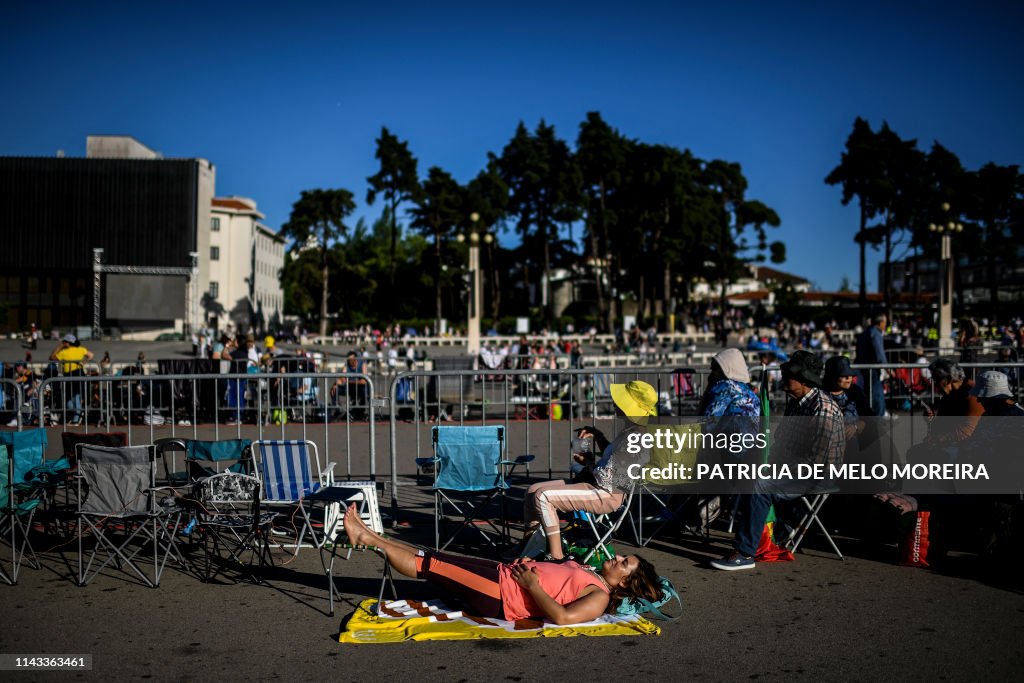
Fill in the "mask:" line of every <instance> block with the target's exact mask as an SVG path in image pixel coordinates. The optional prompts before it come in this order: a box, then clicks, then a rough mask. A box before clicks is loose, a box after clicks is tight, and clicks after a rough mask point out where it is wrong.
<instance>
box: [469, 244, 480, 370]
mask: <svg viewBox="0 0 1024 683" xmlns="http://www.w3.org/2000/svg"><path fill="white" fill-rule="evenodd" d="M469 237H470V239H469V281H470V286H471V287H472V291H470V293H469V299H468V300H469V316H468V320H469V324H468V329H467V331H466V333H467V335H468V337H469V338H468V340H467V345H466V346H467V348H466V352H467V353H469V354H470V355H472V356H475V355H477V354H478V353H480V309H481V304H482V303H483V296H481V292H480V236H479V235H478V234H477V233H475V232H474V233H471V234H470V236H469Z"/></svg>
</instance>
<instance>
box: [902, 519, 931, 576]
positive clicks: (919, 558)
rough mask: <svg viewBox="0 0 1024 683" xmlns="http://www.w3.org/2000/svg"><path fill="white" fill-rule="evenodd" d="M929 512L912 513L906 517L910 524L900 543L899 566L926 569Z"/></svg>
mask: <svg viewBox="0 0 1024 683" xmlns="http://www.w3.org/2000/svg"><path fill="white" fill-rule="evenodd" d="M930 515H931V513H930V512H914V513H911V514H909V515H907V517H909V518H911V520H912V523H911V524H910V525H909V528H908V529H907V533H906V535H905V536H904V537H903V542H902V543H900V565H902V566H904V567H927V566H929V565H928V546H929V539H928V518H929V516H930Z"/></svg>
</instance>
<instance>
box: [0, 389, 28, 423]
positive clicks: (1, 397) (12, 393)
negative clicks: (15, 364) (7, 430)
mask: <svg viewBox="0 0 1024 683" xmlns="http://www.w3.org/2000/svg"><path fill="white" fill-rule="evenodd" d="M24 401H25V398H24V394H23V393H22V388H21V385H20V384H18V383H17V382H15V381H14V380H13V379H6V378H0V417H2V419H3V422H0V426H2V425H6V426H8V427H15V428H17V429H18V431H21V423H22V419H23V416H22V406H23V405H24ZM12 423H13V424H12Z"/></svg>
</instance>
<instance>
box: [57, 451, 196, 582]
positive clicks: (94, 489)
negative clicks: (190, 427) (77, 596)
mask: <svg viewBox="0 0 1024 683" xmlns="http://www.w3.org/2000/svg"><path fill="white" fill-rule="evenodd" d="M78 449H79V451H78V454H79V457H78V508H77V511H76V514H77V516H78V584H79V585H80V586H84V585H85V584H87V583H88V582H89V581H91V580H92V579H93V578H94V577H95V576H96V575H97V574H99V573H100V572H101V571H102V570H103V569H104V568H105V567H107V566H108V565H110V564H111V563H113V564H114V565H115V566H116V567H117V568H119V569H122V568H124V566H127V568H129V569H131V570H132V571H133V572H134V573H135V574H136V575H137V576H138V577H139V578H141V579H142V581H143V582H144V583H145V584H146V585H147V586H149V587H151V588H156V587H157V586H159V585H160V577H161V576H162V575H163V570H164V566H165V565H166V562H167V558H168V557H170V556H171V555H174V556H175V557H176V559H177V560H178V561H183V559H182V557H181V554H180V553H179V552H178V551H177V549H176V548H175V547H174V537H175V534H177V531H178V526H179V524H180V522H181V513H180V511H178V510H172V511H169V512H164V511H162V510H158V509H157V503H156V493H157V489H156V487H155V477H156V460H155V448H154V447H153V446H123V447H120V448H108V447H104V446H93V445H88V444H80V445H79V446H78ZM86 532H88V533H89V534H90V535H92V536H93V537H94V539H95V544H94V546H93V548H92V551H91V552H90V553H89V558H88V560H87V561H86V560H85V544H84V537H85V535H86ZM119 534H120V537H118V535H119ZM150 544H152V545H150ZM148 548H151V549H152V553H153V576H152V578H150V577H149V576H147V575H146V573H145V572H143V571H142V569H141V568H140V567H139V565H138V562H137V561H136V559H135V558H136V557H138V556H139V555H140V554H141V553H143V552H145V551H146V550H147V549H148ZM101 551H102V552H103V553H104V554H105V556H106V557H105V559H103V561H102V562H99V563H98V564H96V562H97V559H98V556H99V554H100V552H101ZM161 551H162V552H163V559H162V560H161ZM94 564H95V565H96V566H95V567H94V566H93V565H94Z"/></svg>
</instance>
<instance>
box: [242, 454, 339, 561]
mask: <svg viewBox="0 0 1024 683" xmlns="http://www.w3.org/2000/svg"><path fill="white" fill-rule="evenodd" d="M253 455H254V457H258V458H259V461H258V463H257V465H258V467H257V471H258V474H259V479H260V482H261V483H262V485H263V502H264V503H265V504H266V505H269V506H271V507H283V506H288V507H292V506H297V507H298V509H297V510H296V512H297V514H298V515H299V518H300V519H301V523H302V526H301V528H296V529H295V533H296V539H295V546H296V547H298V546H301V545H302V543H303V541H304V540H305V539H306V534H307V533H308V534H309V539H310V542H311V543H313V545H314V546H315V547H318V548H319V547H320V546H322V545H323V543H324V541H325V539H326V535H325V534H324V533H323V527H321V533H320V535H319V536H317V534H316V531H315V529H314V527H313V522H312V519H311V518H310V516H309V513H310V507H311V505H310V504H311V503H312V502H313V501H314V500H323V497H322V496H316V494H318V493H320V492H321V491H323V490H324V489H327V488H329V487H330V486H331V485H332V484H333V483H334V463H331V464H330V465H328V466H327V467H326V468H323V467H321V465H320V456H319V453H318V452H317V448H316V444H315V443H313V442H312V441H256V442H255V443H253ZM313 462H315V463H316V477H315V478H314V476H313ZM314 496H316V498H315V499H314Z"/></svg>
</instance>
